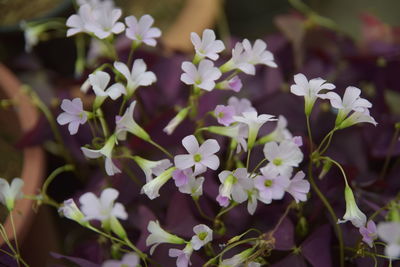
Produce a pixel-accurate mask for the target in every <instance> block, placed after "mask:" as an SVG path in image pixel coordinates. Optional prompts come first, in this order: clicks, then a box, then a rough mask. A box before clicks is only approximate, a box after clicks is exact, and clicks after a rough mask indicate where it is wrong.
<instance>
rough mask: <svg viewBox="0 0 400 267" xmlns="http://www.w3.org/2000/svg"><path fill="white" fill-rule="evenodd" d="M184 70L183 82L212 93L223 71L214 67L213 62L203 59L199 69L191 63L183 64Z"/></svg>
mask: <svg viewBox="0 0 400 267" xmlns="http://www.w3.org/2000/svg"><path fill="white" fill-rule="evenodd" d="M182 70H183V71H184V73H182V75H181V81H182V82H184V83H185V84H188V85H191V84H193V85H194V86H196V87H198V88H201V89H204V90H206V91H212V90H213V89H214V87H215V80H217V79H219V77H221V71H220V70H219V69H218V68H216V67H214V63H213V62H212V61H211V60H208V59H203V60H201V61H200V63H199V67H198V68H196V66H195V65H194V64H193V63H192V62H189V61H185V62H183V63H182Z"/></svg>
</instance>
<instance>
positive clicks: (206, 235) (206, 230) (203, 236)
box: [190, 224, 213, 250]
mask: <svg viewBox="0 0 400 267" xmlns="http://www.w3.org/2000/svg"><path fill="white" fill-rule="evenodd" d="M193 232H195V234H196V235H194V236H193V237H192V239H191V240H190V243H191V244H192V247H193V249H194V250H199V249H200V248H201V247H203V246H204V245H205V244H207V243H208V242H210V241H211V240H212V239H213V231H212V230H211V229H210V227H208V226H207V225H205V224H199V225H196V226H195V227H193Z"/></svg>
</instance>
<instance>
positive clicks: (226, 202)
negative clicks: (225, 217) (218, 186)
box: [217, 195, 230, 207]
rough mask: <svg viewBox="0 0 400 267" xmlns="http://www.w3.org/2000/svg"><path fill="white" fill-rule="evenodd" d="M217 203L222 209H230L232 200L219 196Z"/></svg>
mask: <svg viewBox="0 0 400 267" xmlns="http://www.w3.org/2000/svg"><path fill="white" fill-rule="evenodd" d="M217 202H218V204H219V205H220V206H221V207H228V205H229V202H230V200H229V198H227V197H224V196H221V195H218V196H217Z"/></svg>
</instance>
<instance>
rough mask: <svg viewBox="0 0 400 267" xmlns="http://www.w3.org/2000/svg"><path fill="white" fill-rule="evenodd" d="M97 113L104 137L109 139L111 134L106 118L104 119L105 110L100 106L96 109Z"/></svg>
mask: <svg viewBox="0 0 400 267" xmlns="http://www.w3.org/2000/svg"><path fill="white" fill-rule="evenodd" d="M96 113H97V115H98V118H99V120H100V124H101V128H102V129H103V134H104V138H106V139H107V137H108V136H109V135H110V132H109V131H108V125H107V122H106V120H105V119H104V114H103V111H102V110H101V108H98V109H97V110H96Z"/></svg>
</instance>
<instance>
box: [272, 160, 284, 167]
mask: <svg viewBox="0 0 400 267" xmlns="http://www.w3.org/2000/svg"><path fill="white" fill-rule="evenodd" d="M272 163H274V165H275V166H280V165H282V159H281V158H276V159H274V160H273V161H272Z"/></svg>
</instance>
